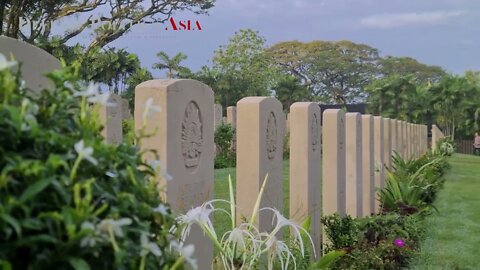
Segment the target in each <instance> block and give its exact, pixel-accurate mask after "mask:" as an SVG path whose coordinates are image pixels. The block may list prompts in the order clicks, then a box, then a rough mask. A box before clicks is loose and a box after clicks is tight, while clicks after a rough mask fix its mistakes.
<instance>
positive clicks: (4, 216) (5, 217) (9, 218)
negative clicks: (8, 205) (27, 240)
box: [0, 214, 22, 237]
mask: <svg viewBox="0 0 480 270" xmlns="http://www.w3.org/2000/svg"><path fill="white" fill-rule="evenodd" d="M0 218H1V219H3V220H4V221H5V222H7V223H8V224H10V225H11V226H12V227H13V229H14V230H15V232H16V233H17V235H18V236H19V237H20V236H21V235H22V229H21V228H20V224H18V222H17V221H16V220H15V219H14V218H13V217H12V216H10V215H9V214H0Z"/></svg>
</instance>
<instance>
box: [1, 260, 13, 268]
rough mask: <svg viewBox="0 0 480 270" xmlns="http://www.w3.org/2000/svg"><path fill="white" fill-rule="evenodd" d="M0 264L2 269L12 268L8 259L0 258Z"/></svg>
mask: <svg viewBox="0 0 480 270" xmlns="http://www.w3.org/2000/svg"><path fill="white" fill-rule="evenodd" d="M0 266H1V267H2V270H12V265H11V264H10V263H9V262H8V261H3V260H0Z"/></svg>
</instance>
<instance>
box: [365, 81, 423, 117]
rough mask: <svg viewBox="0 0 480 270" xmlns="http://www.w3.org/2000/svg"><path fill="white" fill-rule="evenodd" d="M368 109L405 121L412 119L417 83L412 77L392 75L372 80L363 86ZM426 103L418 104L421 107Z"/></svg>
mask: <svg viewBox="0 0 480 270" xmlns="http://www.w3.org/2000/svg"><path fill="white" fill-rule="evenodd" d="M365 90H366V91H367V93H368V98H367V104H368V110H369V112H370V113H372V114H376V115H381V116H384V117H388V118H396V119H400V120H405V121H413V118H414V116H413V111H412V110H413V109H414V108H415V107H416V105H417V104H415V103H416V101H417V100H418V98H417V85H416V83H415V81H414V79H413V78H412V77H408V76H407V77H405V76H398V75H393V76H390V77H385V78H381V79H378V80H376V81H374V82H372V83H371V84H370V85H368V86H366V87H365ZM425 107H427V104H423V105H422V106H420V108H421V109H424V108H425Z"/></svg>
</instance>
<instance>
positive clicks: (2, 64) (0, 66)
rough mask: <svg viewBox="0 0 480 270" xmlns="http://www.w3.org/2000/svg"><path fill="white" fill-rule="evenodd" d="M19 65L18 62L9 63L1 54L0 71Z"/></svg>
mask: <svg viewBox="0 0 480 270" xmlns="http://www.w3.org/2000/svg"><path fill="white" fill-rule="evenodd" d="M16 65H17V61H8V60H7V58H6V57H5V56H4V55H3V54H1V53H0V71H2V70H4V69H7V68H11V67H13V66H16Z"/></svg>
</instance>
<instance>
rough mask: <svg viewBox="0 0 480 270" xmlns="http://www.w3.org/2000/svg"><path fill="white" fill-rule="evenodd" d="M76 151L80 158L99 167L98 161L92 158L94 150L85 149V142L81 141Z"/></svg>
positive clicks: (90, 148)
mask: <svg viewBox="0 0 480 270" xmlns="http://www.w3.org/2000/svg"><path fill="white" fill-rule="evenodd" d="M75 151H77V153H78V156H79V158H81V159H86V160H88V161H90V163H92V164H93V165H97V164H98V162H97V160H96V159H95V158H94V157H92V154H93V148H92V147H85V143H84V142H83V140H80V141H79V142H77V143H76V144H75Z"/></svg>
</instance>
